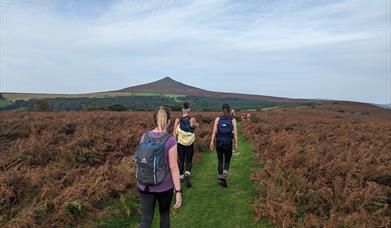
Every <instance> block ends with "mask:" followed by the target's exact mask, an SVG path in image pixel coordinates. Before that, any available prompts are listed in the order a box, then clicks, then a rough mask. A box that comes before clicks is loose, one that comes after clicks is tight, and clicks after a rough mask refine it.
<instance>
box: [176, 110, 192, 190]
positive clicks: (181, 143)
mask: <svg viewBox="0 0 391 228" xmlns="http://www.w3.org/2000/svg"><path fill="white" fill-rule="evenodd" d="M197 127H198V123H197V120H196V119H195V118H194V117H190V105H189V103H183V105H182V116H181V117H180V118H176V119H175V124H174V131H173V135H174V136H176V137H177V139H178V145H177V148H178V154H179V161H178V162H179V174H180V179H181V181H185V183H186V186H187V187H188V188H191V187H192V184H191V181H190V172H191V166H192V161H193V155H194V141H195V133H194V130H195V129H196V128H197ZM185 163H186V172H185V173H183V172H184V170H185Z"/></svg>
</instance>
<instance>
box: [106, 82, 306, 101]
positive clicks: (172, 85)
mask: <svg viewBox="0 0 391 228" xmlns="http://www.w3.org/2000/svg"><path fill="white" fill-rule="evenodd" d="M112 92H116V93H118V92H120V93H121V92H122V93H163V94H165V93H169V94H182V95H187V96H200V97H213V98H237V99H248V100H262V101H270V102H293V103H296V102H311V101H313V100H306V99H291V98H283V97H272V96H262V95H251V94H239V93H225V92H214V91H208V90H204V89H200V88H197V87H193V86H189V85H186V84H183V83H181V82H178V81H175V80H174V79H172V78H170V77H165V78H163V79H161V80H158V81H155V82H151V83H147V84H143V85H138V86H133V87H128V88H124V89H121V90H117V91H112Z"/></svg>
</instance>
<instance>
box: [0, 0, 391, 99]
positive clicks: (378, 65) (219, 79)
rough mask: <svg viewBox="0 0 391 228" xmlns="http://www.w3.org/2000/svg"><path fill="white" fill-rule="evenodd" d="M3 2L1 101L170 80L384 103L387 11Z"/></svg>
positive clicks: (347, 0)
mask: <svg viewBox="0 0 391 228" xmlns="http://www.w3.org/2000/svg"><path fill="white" fill-rule="evenodd" d="M0 1H1V24H0V25H1V28H0V31H1V34H0V37H1V41H0V44H1V50H0V54H1V60H0V73H1V78H0V82H1V84H0V90H2V91H32V92H72V93H77V92H90V91H99V90H113V89H118V88H122V87H125V86H128V85H131V84H137V83H144V82H148V81H151V80H155V79H158V78H160V77H162V76H163V75H171V76H173V77H174V78H176V79H178V80H180V81H183V82H186V83H190V84H194V85H196V86H200V87H202V88H206V89H211V90H226V91H234V92H251V93H258V94H267V95H276V96H288V97H305V98H313V97H327V98H335V99H349V100H361V101H370V102H390V100H391V89H390V87H388V86H387V85H390V84H391V79H390V77H391V76H390V75H391V66H390V63H389V62H390V61H391V57H390V55H391V54H390V53H391V47H390V41H391V35H390V20H389V19H390V15H391V13H390V11H391V10H390V8H391V7H390V2H389V1H387V0H376V1H372V2H371V4H368V2H367V1H364V0H338V1H337V0H336V1H316V2H314V1H309V0H298V1H283V0H277V1H251V0H245V1H233V0H232V1H229V0H188V1H179V0H178V1H174V0H171V1H158V0H151V1H142V0H130V1H99V3H97V2H96V1H92V2H91V1H90V2H88V1H71V0H68V1H60V0H37V1H27V0H24V1H7V0H0ZM83 2H84V3H83ZM238 77H245V78H247V80H243V81H242V82H241V83H237V82H236V81H235V79H238ZM224 78H230V80H224ZM205 79H208V80H210V82H208V83H207V84H205V83H204V82H205ZM25 82H27V83H25ZM38 82H39V83H38ZM338 83H341V85H343V86H339V88H338V89H336V90H333V91H332V92H330V91H331V90H330V89H329V88H330V87H332V86H333V85H336V84H338ZM265 84H266V85H269V87H267V88H265V87H264V85H265ZM345 85H346V86H347V88H344V86H345ZM348 85H352V86H348ZM366 85H367V86H368V87H367V89H366V91H365V93H363V87H365V86H366ZM314 88H315V89H314ZM298 91H300V92H298Z"/></svg>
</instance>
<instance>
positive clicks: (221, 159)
mask: <svg viewBox="0 0 391 228" xmlns="http://www.w3.org/2000/svg"><path fill="white" fill-rule="evenodd" d="M221 110H222V112H223V115H221V116H220V117H217V118H216V120H215V122H214V126H213V133H212V140H211V142H210V149H211V150H213V149H214V148H215V147H216V151H217V159H218V166H217V171H218V180H219V184H221V185H222V186H223V187H227V186H228V183H227V177H228V170H229V166H230V163H231V157H232V150H233V148H235V150H236V149H237V147H238V131H237V125H236V119H234V118H232V116H231V115H230V111H231V110H230V107H229V105H228V104H223V106H222V107H221ZM215 139H216V144H215Z"/></svg>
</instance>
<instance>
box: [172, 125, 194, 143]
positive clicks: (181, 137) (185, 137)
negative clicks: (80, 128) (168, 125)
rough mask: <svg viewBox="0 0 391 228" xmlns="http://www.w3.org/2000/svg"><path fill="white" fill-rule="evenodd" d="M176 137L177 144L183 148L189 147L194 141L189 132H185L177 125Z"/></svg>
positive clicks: (192, 134) (192, 135)
mask: <svg viewBox="0 0 391 228" xmlns="http://www.w3.org/2000/svg"><path fill="white" fill-rule="evenodd" d="M176 132H177V136H178V143H180V144H182V145H184V146H190V145H191V144H193V143H194V141H195V134H194V133H191V132H186V131H184V130H182V129H181V128H180V125H179V124H178V127H177V129H176Z"/></svg>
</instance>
